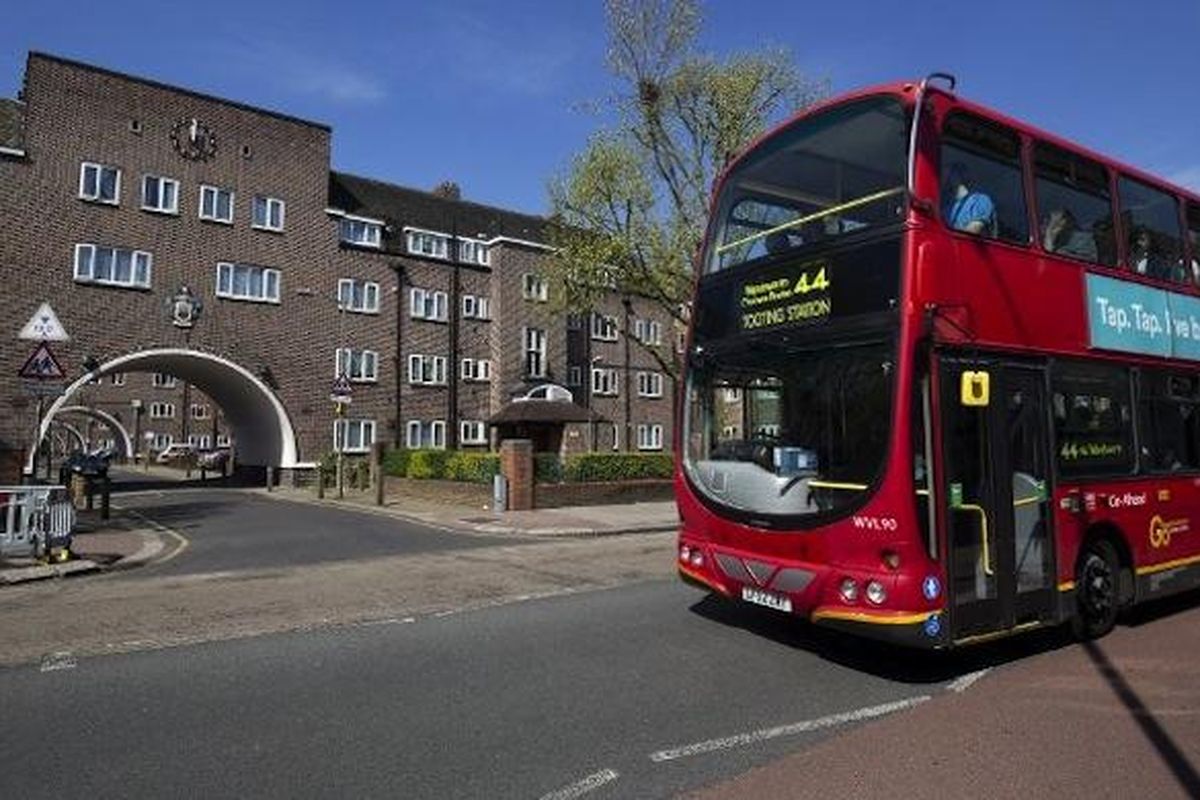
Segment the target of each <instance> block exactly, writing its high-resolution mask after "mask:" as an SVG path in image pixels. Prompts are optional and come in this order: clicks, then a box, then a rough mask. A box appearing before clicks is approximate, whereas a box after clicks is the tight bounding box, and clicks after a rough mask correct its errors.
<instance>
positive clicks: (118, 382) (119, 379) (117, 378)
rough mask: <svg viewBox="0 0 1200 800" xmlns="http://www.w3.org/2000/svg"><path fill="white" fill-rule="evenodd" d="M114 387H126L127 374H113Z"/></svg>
mask: <svg viewBox="0 0 1200 800" xmlns="http://www.w3.org/2000/svg"><path fill="white" fill-rule="evenodd" d="M112 385H113V386H124V385H125V373H124V372H114V373H113V374H112Z"/></svg>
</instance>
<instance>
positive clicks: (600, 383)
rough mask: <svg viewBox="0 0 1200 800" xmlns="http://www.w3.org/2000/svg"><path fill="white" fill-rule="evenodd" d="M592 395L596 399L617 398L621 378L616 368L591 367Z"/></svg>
mask: <svg viewBox="0 0 1200 800" xmlns="http://www.w3.org/2000/svg"><path fill="white" fill-rule="evenodd" d="M592 394H593V395H595V396H597V397H618V396H620V394H621V376H620V375H619V374H618V373H617V368H616V367H592Z"/></svg>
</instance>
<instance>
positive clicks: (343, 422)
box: [333, 419, 375, 453]
mask: <svg viewBox="0 0 1200 800" xmlns="http://www.w3.org/2000/svg"><path fill="white" fill-rule="evenodd" d="M373 444H375V420H373V419H338V420H334V422H333V447H334V449H335V450H336V451H338V452H341V453H366V452H367V451H369V450H370V449H371V445H373Z"/></svg>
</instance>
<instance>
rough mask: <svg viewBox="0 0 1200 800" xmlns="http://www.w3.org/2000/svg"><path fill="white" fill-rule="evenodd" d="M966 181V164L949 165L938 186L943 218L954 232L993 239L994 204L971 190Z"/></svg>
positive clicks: (995, 228) (994, 229)
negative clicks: (941, 182)
mask: <svg viewBox="0 0 1200 800" xmlns="http://www.w3.org/2000/svg"><path fill="white" fill-rule="evenodd" d="M967 178H968V175H967V165H966V164H963V163H962V162H961V161H955V162H953V163H952V164H950V168H949V169H948V170H947V171H946V182H945V184H944V185H943V186H942V215H943V219H945V221H946V224H947V225H949V226H950V227H951V228H953V229H954V230H956V231H963V232H964V233H972V234H975V235H976V236H980V235H982V236H996V235H997V225H996V205H995V204H994V203H993V202H992V198H990V197H988V196H987V195H986V194H984V193H983V192H980V191H977V190H974V189H971V188H970V187H969V186H968V185H967Z"/></svg>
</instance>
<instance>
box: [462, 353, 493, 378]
mask: <svg viewBox="0 0 1200 800" xmlns="http://www.w3.org/2000/svg"><path fill="white" fill-rule="evenodd" d="M459 374H460V375H461V376H462V379H463V380H464V381H490V380H491V379H492V362H491V361H490V360H488V359H486V358H464V359H463V360H462V367H461V370H460V372H459Z"/></svg>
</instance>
